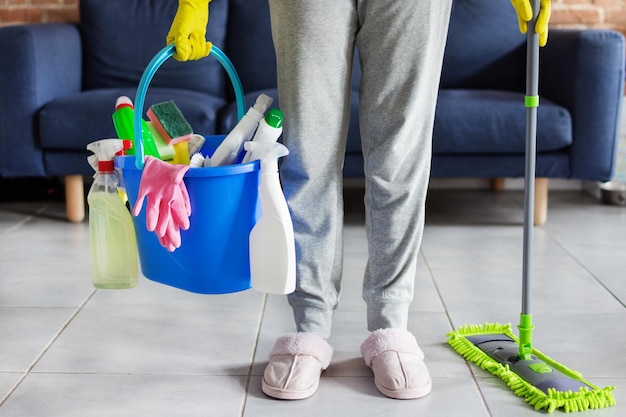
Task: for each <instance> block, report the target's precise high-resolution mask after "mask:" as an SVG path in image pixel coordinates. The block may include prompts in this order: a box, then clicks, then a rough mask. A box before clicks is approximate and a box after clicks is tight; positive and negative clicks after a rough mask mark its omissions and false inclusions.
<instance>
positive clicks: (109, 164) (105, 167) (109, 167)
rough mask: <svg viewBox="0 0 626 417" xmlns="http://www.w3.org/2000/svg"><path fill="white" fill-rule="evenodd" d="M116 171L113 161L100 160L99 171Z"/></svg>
mask: <svg viewBox="0 0 626 417" xmlns="http://www.w3.org/2000/svg"><path fill="white" fill-rule="evenodd" d="M113 171H115V164H114V163H113V161H98V172H102V173H106V172H113Z"/></svg>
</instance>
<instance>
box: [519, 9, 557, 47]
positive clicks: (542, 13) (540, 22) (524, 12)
mask: <svg viewBox="0 0 626 417" xmlns="http://www.w3.org/2000/svg"><path fill="white" fill-rule="evenodd" d="M511 3H513V7H515V11H517V21H518V23H519V30H520V32H522V33H526V31H527V30H528V22H529V21H530V20H531V19H532V18H533V9H532V5H531V3H530V0H511ZM551 7H552V6H551V4H550V0H540V2H539V16H537V23H536V24H535V32H537V34H539V46H545V45H546V43H547V42H548V22H549V21H550V11H551Z"/></svg>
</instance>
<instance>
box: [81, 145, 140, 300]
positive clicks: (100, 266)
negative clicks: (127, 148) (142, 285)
mask: <svg viewBox="0 0 626 417" xmlns="http://www.w3.org/2000/svg"><path fill="white" fill-rule="evenodd" d="M122 146H123V145H122V141H121V140H119V139H102V140H98V141H96V142H92V143H90V144H89V145H87V149H88V150H90V151H91V152H93V153H94V154H95V156H96V158H97V161H98V165H97V167H98V168H97V172H96V175H95V177H94V181H93V184H92V186H91V188H90V190H89V194H88V195H87V202H88V203H89V240H90V244H91V266H92V268H91V269H92V279H93V285H94V286H95V287H96V288H106V289H121V288H133V287H135V286H136V285H137V280H138V278H137V277H138V267H137V244H136V240H135V228H134V225H133V220H132V218H131V215H130V212H129V211H128V209H127V208H126V206H125V204H124V201H123V200H122V198H121V197H120V194H119V193H118V186H119V184H120V180H119V177H118V174H117V173H116V172H115V167H114V163H113V160H114V158H115V154H116V153H118V152H119V151H120V150H122Z"/></svg>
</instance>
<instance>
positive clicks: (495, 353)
mask: <svg viewBox="0 0 626 417" xmlns="http://www.w3.org/2000/svg"><path fill="white" fill-rule="evenodd" d="M447 336H448V344H449V345H450V346H452V348H454V350H456V351H457V352H458V353H459V354H460V355H461V356H463V357H464V358H465V359H467V360H468V361H470V362H474V363H475V364H476V365H478V366H480V367H481V368H482V369H484V370H486V371H488V372H490V373H492V374H494V375H495V376H497V377H499V378H500V379H502V380H503V381H504V382H505V383H506V384H507V385H508V386H509V388H511V389H512V390H513V391H514V392H515V394H517V395H518V396H520V397H525V398H526V402H528V403H529V404H530V405H531V406H533V407H535V409H536V410H542V409H543V410H546V411H547V412H548V413H552V412H553V411H554V410H556V409H563V411H565V412H573V411H584V410H588V409H598V408H604V407H609V406H612V405H615V399H614V398H613V394H612V393H611V391H613V390H614V389H615V387H606V388H598V387H597V386H595V385H593V384H592V383H590V382H587V381H585V380H584V379H583V376H582V375H581V374H580V373H579V372H576V371H573V370H571V369H569V368H567V367H565V366H563V365H561V364H559V363H557V362H555V361H553V360H552V359H550V358H549V357H547V356H545V355H544V354H542V353H541V352H539V351H538V350H536V349H532V350H531V356H530V357H529V358H528V359H520V358H519V355H518V352H519V339H518V338H517V337H516V336H515V335H514V334H513V333H512V332H511V325H510V324H506V325H503V324H499V323H487V324H484V325H466V326H462V327H460V328H459V329H458V330H457V331H454V332H451V333H448V335H447Z"/></svg>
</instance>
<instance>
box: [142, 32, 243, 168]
mask: <svg viewBox="0 0 626 417" xmlns="http://www.w3.org/2000/svg"><path fill="white" fill-rule="evenodd" d="M175 52H176V48H175V46H174V44H171V45H168V46H166V47H165V48H163V49H161V50H160V51H159V52H157V54H156V55H155V56H154V58H152V60H151V61H150V63H149V64H148V66H147V67H146V69H145V70H144V72H143V75H142V76H141V79H140V80H139V86H138V87H137V94H136V95H135V118H134V133H135V166H136V167H137V169H142V168H143V165H144V149H143V137H142V133H141V119H142V113H143V106H144V103H145V100H146V92H147V90H148V85H149V84H150V81H151V80H152V77H154V74H155V73H156V71H157V70H158V69H159V67H160V66H161V65H162V64H163V63H164V62H165V61H166V60H167V59H168V58H169V57H171V56H172V55H174V53H175ZM209 54H210V55H214V56H215V58H216V59H217V60H218V61H219V63H220V64H222V66H223V67H224V69H225V70H226V72H227V73H228V76H229V77H230V81H231V83H232V84H233V87H234V89H235V98H236V100H237V116H238V118H239V119H241V118H242V117H243V115H244V114H245V111H246V109H245V99H244V95H243V87H242V86H241V79H240V78H239V74H237V71H236V70H235V67H234V66H233V63H232V62H231V61H230V59H228V57H227V56H226V55H225V54H224V52H222V50H221V49H219V48H218V47H217V46H215V45H213V46H212V47H211V52H209Z"/></svg>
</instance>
